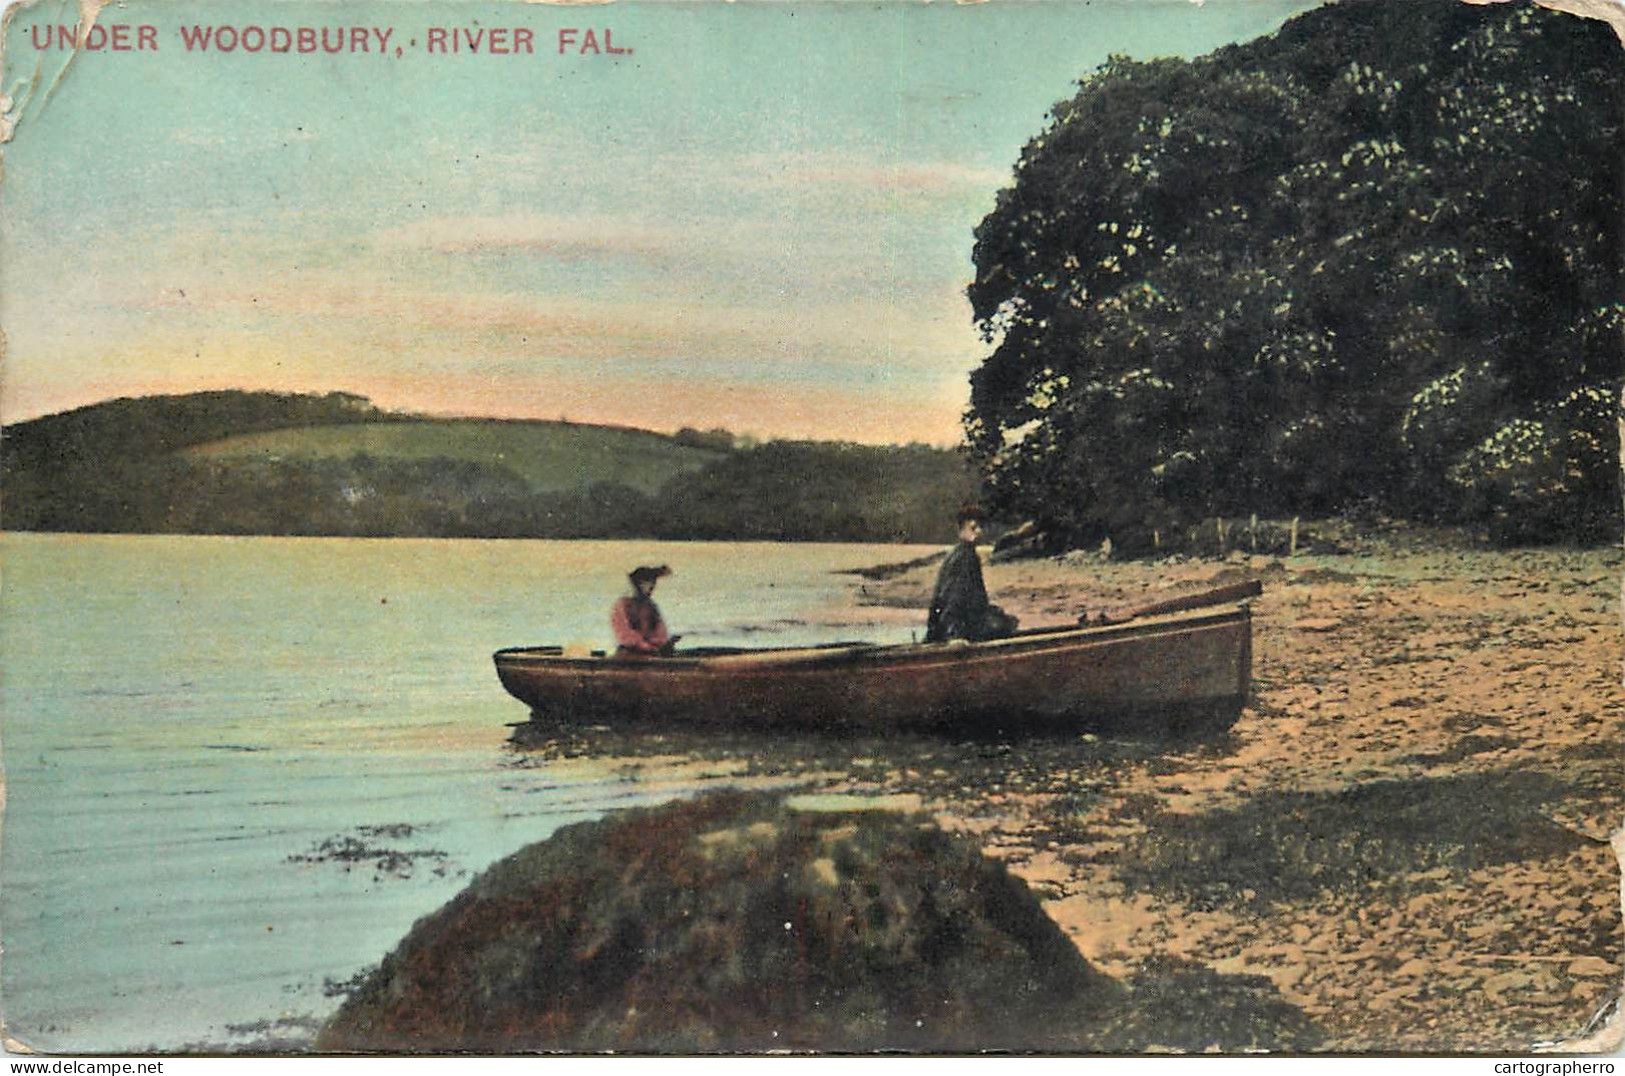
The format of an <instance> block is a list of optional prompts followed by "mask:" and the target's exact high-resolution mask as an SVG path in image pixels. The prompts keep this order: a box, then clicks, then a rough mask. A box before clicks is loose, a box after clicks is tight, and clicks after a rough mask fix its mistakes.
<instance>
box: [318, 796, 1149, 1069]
mask: <svg viewBox="0 0 1625 1076" xmlns="http://www.w3.org/2000/svg"><path fill="white" fill-rule="evenodd" d="M1116 995H1117V991H1116V988H1115V987H1114V985H1113V984H1112V982H1111V980H1109V979H1108V978H1106V977H1105V976H1103V975H1101V974H1100V973H1098V972H1096V971H1095V970H1094V969H1093V968H1091V967H1090V966H1089V965H1088V964H1087V962H1086V961H1085V960H1084V959H1083V957H1082V956H1081V955H1080V954H1079V953H1078V951H1077V950H1076V949H1075V948H1074V947H1073V945H1072V944H1071V943H1070V942H1069V941H1068V940H1067V939H1066V938H1065V936H1064V935H1063V934H1062V933H1061V931H1060V930H1059V928H1057V927H1056V926H1055V924H1054V923H1053V922H1052V921H1051V920H1050V919H1049V918H1048V917H1047V916H1046V915H1045V914H1044V912H1043V910H1042V909H1041V908H1040V907H1039V905H1038V902H1037V900H1036V899H1035V898H1034V897H1033V895H1032V894H1031V893H1030V892H1029V891H1028V889H1027V887H1026V886H1025V884H1024V883H1022V882H1021V881H1020V880H1018V879H1016V878H1013V877H1011V876H1010V875H1009V874H1008V873H1006V871H1005V869H1004V868H1003V867H1002V866H1001V865H999V864H997V863H995V862H993V861H992V860H989V859H987V858H986V857H984V856H983V855H982V854H981V852H980V851H979V850H978V849H977V848H976V847H975V846H974V845H972V844H970V843H968V842H965V841H963V840H961V839H958V838H954V837H951V836H949V835H948V834H946V833H944V832H942V831H941V830H940V829H938V828H937V827H936V826H935V825H933V824H932V823H931V822H930V821H929V820H928V819H925V818H924V817H922V816H910V815H900V814H895V813H889V812H876V811H862V812H813V811H802V810H794V809H791V808H790V807H788V806H786V805H785V804H784V802H783V801H781V800H780V799H779V798H777V797H772V796H763V795H752V794H745V793H732V792H730V793H723V794H718V795H711V796H707V797H704V798H702V799H699V800H695V801H691V802H685V803H678V804H669V805H666V806H663V807H657V808H651V809H639V810H630V811H625V812H622V813H620V814H617V815H614V816H612V817H610V818H608V819H604V820H601V821H597V822H589V823H584V824H580V825H575V826H570V827H567V828H565V829H562V830H560V831H558V832H557V833H555V834H554V835H553V836H552V837H551V838H549V839H548V840H545V841H542V842H540V843H537V844H533V845H531V846H529V847H527V848H525V849H523V850H521V851H519V852H517V853H515V854H514V855H512V856H510V857H508V858H507V859H505V860H503V861H501V862H500V863H498V864H496V865H495V866H494V867H492V868H491V869H490V870H489V871H487V872H485V874H483V875H482V876H480V877H479V878H478V879H476V880H475V881H474V882H473V883H472V884H471V885H470V886H469V887H468V889H466V890H464V891H463V892H462V893H461V894H459V895H458V896H457V897H456V898H455V899H454V900H452V901H451V902H450V903H449V904H447V905H446V906H445V907H443V908H441V909H440V910H439V911H438V912H435V913H434V914H432V915H430V916H427V917H426V918H424V919H422V920H420V921H419V922H418V923H417V924H416V925H415V926H414V927H413V928H412V931H411V933H410V934H408V935H407V937H406V939H405V940H404V941H403V942H402V943H401V944H400V945H399V946H398V947H397V948H396V950H395V951H394V952H393V953H391V954H390V955H389V956H388V957H387V958H386V959H385V960H384V963H383V965H382V966H381V967H380V968H379V969H378V971H377V972H375V973H374V974H373V975H372V976H371V977H370V978H369V979H368V980H367V981H366V982H365V983H364V984H363V986H362V987H361V988H360V989H359V990H358V991H357V992H356V994H355V995H354V996H352V997H351V998H350V999H349V1000H348V1001H347V1002H346V1003H345V1005H344V1006H343V1007H342V1008H341V1009H340V1010H339V1012H338V1013H337V1014H336V1015H335V1016H334V1017H333V1019H332V1020H331V1021H330V1022H329V1023H328V1025H327V1026H326V1027H325V1028H324V1029H323V1031H322V1033H321V1036H320V1037H319V1039H318V1041H317V1047H318V1049H321V1050H326V1051H388V1052H445V1051H480V1052H513V1051H527V1050H568V1051H606V1050H613V1051H618V1052H666V1051H670V1052H695V1051H765V1050H821V1051H869V1050H895V1049H903V1050H911V1051H963V1050H985V1049H1001V1048H1002V1049H1057V1048H1062V1049H1064V1048H1066V1047H1067V1046H1068V1045H1069V1044H1076V1042H1077V1041H1078V1038H1079V1031H1080V1030H1081V1028H1082V1027H1083V1026H1087V1024H1089V1023H1090V1022H1092V1021H1093V1020H1094V1019H1098V1018H1100V1017H1101V1016H1103V1015H1104V1014H1105V1013H1107V1012H1109V1011H1113V1010H1115V1009H1116Z"/></svg>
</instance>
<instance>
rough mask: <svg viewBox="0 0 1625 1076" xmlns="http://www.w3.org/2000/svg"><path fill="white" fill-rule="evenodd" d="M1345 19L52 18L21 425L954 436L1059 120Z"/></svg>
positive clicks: (21, 309) (48, 20)
mask: <svg viewBox="0 0 1625 1076" xmlns="http://www.w3.org/2000/svg"><path fill="white" fill-rule="evenodd" d="M1311 6H1314V0H1205V2H1203V3H1192V2H1190V0H1093V2H1088V0H989V2H987V3H981V4H974V5H969V4H967V5H956V4H948V3H923V2H918V0H883V2H880V3H864V2H860V0H820V2H817V3H803V2H797V0H772V2H751V0H740V2H736V3H723V2H720V0H699V2H693V3H684V2H676V0H619V2H616V3H612V4H604V5H569V6H565V5H548V4H521V3H505V4H491V3H476V2H461V0H403V2H396V3H366V2H360V0H347V2H344V3H326V4H322V3H306V2H303V0H271V2H265V0H253V2H236V0H216V2H211V3H188V2H184V0H169V2H151V0H126V2H124V3H121V4H115V5H109V6H107V7H105V8H103V9H102V10H101V11H100V12H99V14H97V16H96V18H95V25H96V27H97V29H95V30H86V29H81V30H79V31H77V34H78V36H79V37H80V38H81V42H80V43H81V44H82V45H83V46H85V47H84V48H82V49H80V50H78V51H77V52H76V51H75V50H73V49H72V48H71V47H70V48H63V47H62V39H61V36H60V35H61V34H62V33H67V34H68V35H69V40H70V41H71V40H72V39H73V37H74V35H75V31H74V29H73V27H74V25H75V23H76V22H78V21H79V19H80V15H79V8H78V5H77V4H76V3H64V2H62V0H48V2H42V3H35V4H26V5H22V6H20V7H17V8H14V9H12V10H11V12H10V20H9V23H8V27H7V32H6V35H5V48H6V51H5V55H4V62H3V67H0V88H3V89H4V92H5V93H6V94H7V95H9V96H10V98H11V105H12V107H11V110H10V112H9V114H8V119H9V121H10V124H11V127H12V130H11V138H10V141H9V142H8V143H6V144H5V145H4V146H3V148H0V153H3V162H0V163H3V168H4V174H3V180H0V328H3V329H4V332H5V334H6V345H7V346H6V354H5V359H4V365H3V367H0V422H8V423H9V422H18V421H22V420H25V419H28V418H33V417H36V416H38V415H41V414H47V413H51V412H56V411H62V410H66V409H69V408H73V407H77V406H81V405H84V404H88V403H93V402H96V401H98V400H103V399H108V398H112V397H117V396H129V395H144V394H150V393H180V392H191V391H198V390H204V389H220V388H243V389H265V390H274V391H285V392H328V391H347V392H355V393H359V394H361V395H365V396H367V397H370V398H371V399H372V400H373V401H374V402H375V403H377V404H378V405H379V406H381V407H385V408H389V409H395V410H408V411H416V412H426V413H433V414H457V415H484V416H494V417H507V418H546V419H553V418H560V417H563V418H569V419H572V420H575V421H583V422H603V423H614V424H622V425H631V426H640V427H644V428H648V429H656V430H664V431H669V430H675V429H677V428H679V427H682V426H693V427H697V428H703V429H709V428H713V427H719V426H720V427H726V428H728V429H731V430H733V431H735V432H739V433H751V434H754V435H756V436H759V437H779V438H817V439H838V440H852V441H861V442H869V443H888V442H891V443H900V442H907V441H923V442H927V443H932V444H952V443H956V442H957V441H958V440H959V438H960V433H961V431H960V417H961V414H962V413H963V411H964V409H965V406H966V402H967V398H968V393H969V385H968V380H967V379H968V375H969V373H970V371H971V370H972V369H974V368H975V367H976V365H977V364H978V363H979V362H980V361H981V359H982V358H983V357H985V355H986V353H987V345H986V344H984V343H983V342H982V340H981V339H980V337H979V335H978V333H977V331H976V328H975V326H974V324H973V322H972V319H971V313H970V307H969V303H968V302H967V300H966V298H965V292H964V289H965V286H966V284H967V283H968V282H969V280H970V279H971V276H972V263H971V250H972V244H973V238H972V232H973V229H974V228H975V226H976V224H977V222H978V221H980V220H981V218H982V217H983V216H984V215H985V214H986V213H987V212H988V211H989V210H990V209H991V208H992V207H993V204H994V199H995V197H996V195H997V193H998V191H999V190H1000V188H1002V187H1005V186H1007V185H1009V182H1010V180H1011V176H1012V166H1013V165H1014V162H1015V161H1016V159H1017V157H1018V156H1019V154H1020V151H1021V147H1022V145H1023V144H1024V143H1025V142H1026V141H1027V140H1028V139H1030V138H1031V137H1033V136H1035V135H1036V134H1038V133H1039V131H1040V130H1041V129H1042V127H1043V125H1044V123H1045V120H1046V115H1047V112H1048V110H1049V108H1050V107H1051V106H1052V105H1053V104H1054V103H1056V102H1057V101H1059V100H1061V99H1063V98H1066V97H1069V96H1070V95H1071V94H1072V92H1074V90H1075V88H1076V82H1077V80H1078V79H1080V78H1082V77H1084V76H1085V75H1087V73H1088V72H1089V71H1091V70H1092V69H1093V68H1094V67H1096V66H1097V65H1098V64H1100V63H1101V62H1102V61H1104V60H1105V59H1106V57H1107V56H1108V55H1110V54H1114V53H1115V54H1126V55H1130V56H1134V57H1136V58H1150V57H1154V56H1166V55H1180V56H1196V55H1200V54H1203V53H1206V52H1209V51H1212V50H1213V49H1214V48H1216V47H1218V46H1220V45H1222V44H1225V43H1227V42H1230V41H1236V40H1248V39H1251V38H1254V37H1257V36H1259V35H1261V34H1265V33H1269V32H1272V31H1273V30H1274V29H1276V28H1277V27H1279V26H1280V24H1281V23H1282V22H1283V21H1285V19H1286V18H1288V17H1289V16H1290V15H1291V14H1293V13H1296V12H1297V11H1300V10H1304V9H1306V8H1308V7H1311ZM120 26H123V27H125V28H126V29H125V30H124V31H122V36H120V31H119V30H118V27H120ZM59 27H60V28H61V30H59V29H58V28H59ZM221 27H229V28H231V30H230V31H229V32H228V33H227V36H226V39H225V41H226V42H229V43H230V44H231V45H233V46H235V47H234V48H232V49H231V50H230V51H227V52H222V51H220V46H221V45H222V44H223V43H224V42H222V40H221V39H220V38H219V37H218V36H216V35H218V34H219V32H220V30H219V28H221ZM250 27H253V28H255V29H254V30H250V29H249V28H250ZM201 28H208V29H210V31H211V36H210V38H209V47H208V48H207V50H205V49H204V48H203V47H202V46H201V44H200V43H199V38H198V34H199V33H200V32H201ZM301 28H304V29H305V30H306V34H305V35H304V37H303V38H301V37H300V36H299V32H300V29H301ZM323 30H326V31H327V37H326V39H325V42H326V44H328V45H337V44H339V42H340V41H341V40H342V42H343V45H342V48H340V49H339V51H336V52H328V51H326V50H325V49H324V48H323V45H322V42H323V39H322V38H321V37H320V36H319V35H320V33H321V31H323ZM340 30H342V31H343V34H342V35H341V34H340V33H339V31H340ZM589 30H590V31H592V37H591V40H590V42H589V40H588V37H587V34H588V31H589ZM496 31H505V32H503V33H501V34H497V33H496ZM185 34H190V35H192V40H193V47H192V48H190V49H188V47H187V43H186V37H185ZM476 34H478V35H479V36H478V44H479V49H478V51H477V52H474V51H471V50H470V48H469V45H470V42H471V40H473V39H474V37H475V35H476ZM301 42H303V44H306V45H314V49H313V50H307V51H301V50H300V46H301ZM453 42H455V43H456V44H457V45H458V49H457V51H456V52H453V51H451V44H452V43H453ZM527 42H528V44H529V46H530V48H531V50H533V51H529V52H526V51H524V45H525V44H526V43H527ZM362 43H365V45H366V51H365V52H363V51H360V46H361V45H362ZM436 43H444V47H443V48H435V47H433V46H434V45H435V44H436ZM120 44H122V46H123V47H122V48H120V47H118V46H119V45H120ZM251 46H257V47H254V48H253V49H252V50H251V49H250V47H251ZM279 46H285V48H279ZM380 46H382V48H381V47H380ZM501 49H506V50H507V51H497V50H501ZM610 49H614V50H618V51H614V52H611V51H610ZM397 50H398V51H397Z"/></svg>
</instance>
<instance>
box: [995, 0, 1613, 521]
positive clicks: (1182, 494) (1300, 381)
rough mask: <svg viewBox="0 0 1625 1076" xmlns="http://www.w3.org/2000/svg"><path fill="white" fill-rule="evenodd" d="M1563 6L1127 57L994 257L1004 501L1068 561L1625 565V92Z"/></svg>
mask: <svg viewBox="0 0 1625 1076" xmlns="http://www.w3.org/2000/svg"><path fill="white" fill-rule="evenodd" d="M1619 60H1620V43H1619V41H1618V40H1616V39H1615V37H1614V35H1613V33H1612V32H1611V30H1610V28H1609V27H1608V26H1607V25H1606V24H1605V23H1601V22H1597V21H1590V20H1585V19H1580V18H1576V17H1573V16H1569V15H1565V14H1560V13H1557V12H1554V11H1550V10H1546V9H1543V8H1539V7H1536V6H1533V5H1528V4H1520V5H1511V4H1508V5H1488V6H1473V5H1464V4H1416V3H1410V2H1401V0H1381V2H1368V3H1360V4H1351V3H1346V4H1336V5H1329V6H1327V7H1324V8H1321V9H1318V10H1316V11H1313V12H1310V13H1308V14H1305V15H1302V16H1300V17H1298V18H1296V19H1294V20H1292V21H1291V22H1289V23H1287V24H1286V25H1285V26H1284V27H1283V28H1282V29H1281V30H1280V31H1279V32H1278V33H1277V34H1276V35H1274V36H1272V37H1268V38H1263V39H1260V40H1258V41H1255V42H1251V43H1248V44H1245V45H1238V46H1232V47H1228V48H1225V49H1223V50H1220V51H1218V52H1216V53H1214V54H1212V55H1211V56H1208V57H1204V58H1200V59H1197V60H1195V61H1191V62H1186V61H1181V60H1155V61H1150V62H1134V61H1130V60H1127V59H1124V58H1120V57H1118V58H1113V59H1111V60H1110V61H1109V62H1107V63H1106V64H1105V65H1104V66H1102V67H1101V68H1100V69H1098V70H1097V71H1095V72H1094V73H1093V74H1092V75H1090V76H1089V77H1087V78H1086V79H1085V80H1083V82H1082V83H1081V84H1080V88H1079V90H1078V92H1077V94H1076V95H1075V96H1074V97H1072V98H1071V99H1069V100H1064V101H1061V102H1060V103H1058V104H1057V105H1056V106H1055V107H1054V109H1053V111H1052V114H1051V118H1050V121H1049V123H1048V126H1047V127H1046V128H1045V129H1044V130H1043V131H1042V132H1041V133H1040V134H1038V135H1037V136H1036V137H1035V138H1033V139H1032V140H1031V141H1030V142H1029V143H1028V144H1027V145H1026V147H1025V149H1024V150H1023V152H1022V154H1021V156H1020V160H1019V161H1018V162H1017V164H1016V168H1015V178H1014V182H1013V184H1012V186H1010V187H1009V188H1008V189H1006V190H1004V191H1002V192H1001V193H1000V194H999V196H998V200H997V204H996V207H995V208H994V210H993V211H992V212H991V213H990V214H988V216H987V217H986V219H985V220H983V221H982V223H981V224H980V226H979V227H978V228H977V229H976V246H975V252H974V261H975V266H976V279H975V282H974V283H973V284H972V285H971V287H970V289H969V295H970V298H971V301H972V305H973V308H974V314H975V317H976V319H977V322H978V324H979V326H980V328H981V330H982V332H983V334H984V338H985V339H986V340H987V342H988V343H989V344H990V345H991V346H992V351H991V353H990V354H989V355H988V357H987V359H986V360H985V362H984V363H983V365H982V366H981V367H980V368H979V369H978V370H977V371H976V372H975V373H974V375H973V378H972V397H971V407H970V409H969V411H968V412H967V423H966V428H967V433H968V440H969V442H970V445H971V448H972V452H973V455H974V457H975V458H976V459H977V461H978V462H979V464H980V466H981V468H982V471H983V474H984V475H985V478H986V481H987V489H988V498H989V501H990V503H991V506H992V507H993V508H995V509H996V510H998V511H1000V512H1002V513H1003V514H1005V515H1006V516H1008V517H1010V518H1013V519H1031V520H1034V521H1035V522H1036V523H1037V524H1038V526H1039V529H1041V530H1043V531H1045V532H1047V533H1048V534H1049V535H1050V536H1051V539H1052V541H1054V542H1055V543H1057V544H1060V545H1084V544H1093V543H1096V542H1099V541H1100V540H1101V539H1102V538H1105V537H1110V538H1111V539H1112V540H1113V542H1114V544H1115V545H1116V547H1117V548H1118V549H1122V550H1129V551H1132V550H1149V549H1152V548H1156V547H1158V546H1162V547H1167V546H1168V545H1170V544H1173V543H1174V542H1176V541H1178V540H1179V538H1180V537H1181V536H1183V535H1185V534H1187V533H1190V532H1191V530H1192V528H1193V527H1195V525H1196V524H1197V523H1198V522H1199V521H1201V520H1204V519H1212V518H1215V517H1219V518H1222V517H1232V518H1234V517H1240V518H1244V519H1245V518H1248V517H1249V516H1264V517H1270V516H1274V517H1277V518H1280V517H1291V516H1296V515H1303V516H1309V517H1312V516H1324V515H1335V514H1346V513H1351V512H1359V511H1366V512H1374V513H1380V514H1385V515H1389V516H1393V517H1398V518H1401V519H1409V520H1414V521H1419V522H1428V523H1447V524H1455V525H1468V526H1472V527H1477V528H1481V529H1482V530H1483V531H1484V532H1486V533H1488V534H1490V535H1491V536H1492V537H1494V538H1496V539H1499V540H1501V541H1505V542H1549V541H1557V542H1596V541H1610V540H1617V539H1618V538H1619V535H1620V526H1621V498H1620V486H1619V473H1620V469H1619V462H1618V438H1617V434H1616V420H1617V418H1618V415H1619V399H1620V388H1621V381H1620V375H1621V369H1620V365H1621V340H1622V334H1625V257H1622V230H1621V220H1622V219H1625V216H1622V207H1621V192H1622V190H1625V174H1622V155H1621V153H1620V150H1619V147H1620V145H1621V144H1622V142H1621V140H1622V130H1621V128H1622V119H1625V80H1621V79H1620V78H1619Z"/></svg>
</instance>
